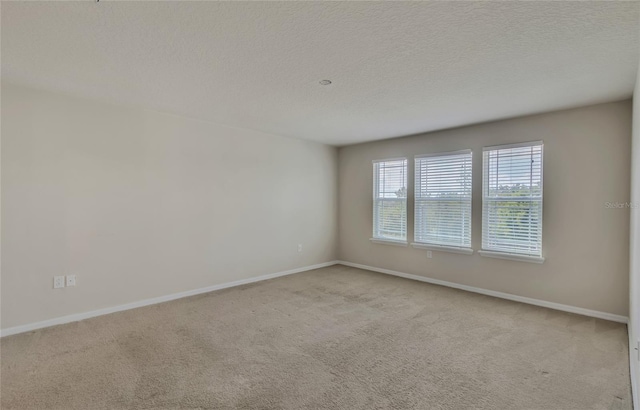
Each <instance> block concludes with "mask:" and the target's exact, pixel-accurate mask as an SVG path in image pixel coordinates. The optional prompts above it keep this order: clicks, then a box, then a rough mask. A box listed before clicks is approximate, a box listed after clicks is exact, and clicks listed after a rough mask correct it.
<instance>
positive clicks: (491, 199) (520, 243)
mask: <svg viewBox="0 0 640 410" xmlns="http://www.w3.org/2000/svg"><path fill="white" fill-rule="evenodd" d="M542 148H543V145H542V142H541V141H537V142H532V143H525V144H514V145H505V146H500V147H488V148H485V149H484V153H483V154H484V158H483V160H484V161H483V166H484V172H483V184H482V185H483V186H482V249H484V250H488V251H496V252H506V253H515V254H521V255H529V256H537V257H541V256H542Z"/></svg>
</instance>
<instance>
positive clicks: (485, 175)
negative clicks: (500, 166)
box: [478, 140, 545, 263]
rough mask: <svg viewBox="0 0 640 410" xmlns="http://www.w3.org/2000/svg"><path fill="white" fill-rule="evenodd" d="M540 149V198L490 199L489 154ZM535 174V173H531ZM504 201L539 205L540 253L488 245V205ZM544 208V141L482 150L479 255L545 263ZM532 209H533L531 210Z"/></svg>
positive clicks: (504, 145)
mask: <svg viewBox="0 0 640 410" xmlns="http://www.w3.org/2000/svg"><path fill="white" fill-rule="evenodd" d="M538 146H539V147H540V196H539V197H538V196H527V197H522V198H519V199H517V200H513V198H509V197H502V198H500V197H490V196H489V195H487V194H488V188H489V178H490V172H489V164H488V163H487V161H488V160H489V157H488V153H489V152H491V151H498V150H507V149H514V148H526V147H538ZM531 172H533V171H531ZM532 178H533V174H532V175H530V179H532ZM500 200H502V201H507V200H508V201H510V202H522V203H529V204H533V203H539V205H537V207H538V209H537V210H538V212H539V227H538V229H539V234H538V236H539V242H538V243H539V252H537V253H527V252H518V251H516V250H512V251H507V250H503V249H500V248H499V247H492V246H490V245H488V243H487V240H488V239H489V238H488V235H489V231H488V229H489V220H488V209H487V206H488V203H490V202H499V201H500ZM543 208H544V143H543V141H542V140H539V141H528V142H522V143H515V144H503V145H494V146H488V147H484V148H483V149H482V248H481V250H480V251H478V253H479V254H480V255H482V256H486V257H491V258H500V259H508V260H515V261H523V262H534V263H543V262H544V259H545V258H544V256H543V230H542V228H543V224H544V218H543ZM530 209H532V208H530Z"/></svg>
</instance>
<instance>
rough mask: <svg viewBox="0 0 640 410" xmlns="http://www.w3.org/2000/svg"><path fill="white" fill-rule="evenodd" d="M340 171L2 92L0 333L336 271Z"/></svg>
mask: <svg viewBox="0 0 640 410" xmlns="http://www.w3.org/2000/svg"><path fill="white" fill-rule="evenodd" d="M336 160H337V153H336V149H335V148H332V147H328V146H324V145H320V144H316V143H311V142H305V141H300V140H295V139H288V138H282V137H278V136H272V135H267V134H262V133H259V132H253V131H248V130H241V129H235V128H227V127H222V126H217V125H214V124H210V123H205V122H200V121H195V120H189V119H185V118H181V117H176V116H171V115H165V114H160V113H156V112H151V111H144V110H140V109H133V108H124V107H116V106H112V105H107V104H101V103H97V102H92V101H88V100H80V99H75V98H69V97H64V96H61V95H58V94H53V93H48V92H41V91H36V90H32V89H27V88H22V87H18V86H10V85H4V84H3V87H2V199H3V201H2V202H3V203H2V249H1V250H2V278H1V282H2V286H1V289H2V295H1V296H2V328H9V327H13V326H17V325H22V324H28V323H31V322H35V321H41V320H45V319H50V318H55V317H59V316H63V315H68V314H72V313H80V312H85V311H89V310H93V309H99V308H104V307H111V306H115V305H119V304H124V303H127V302H133V301H139V300H142V299H145V298H151V297H156V296H162V295H167V294H171V293H176V292H180V291H185V290H191V289H197V288H201V287H205V286H209V285H215V284H220V283H225V282H230V281H235V280H239V279H244V278H250V277H252V276H258V275H263V274H268V273H274V272H279V271H283V270H288V269H292V268H296V267H303V266H307V265H312V264H317V263H321V262H326V261H331V260H333V259H335V256H336V253H335V243H336V233H337V221H336V214H337V212H336V207H337V199H336V190H337V187H336V172H337V171H336V170H337V165H336ZM298 243H301V244H303V251H302V252H300V253H298V250H297V244H298ZM65 274H75V275H77V281H78V285H77V287H75V288H65V289H56V290H54V289H52V280H53V276H54V275H65Z"/></svg>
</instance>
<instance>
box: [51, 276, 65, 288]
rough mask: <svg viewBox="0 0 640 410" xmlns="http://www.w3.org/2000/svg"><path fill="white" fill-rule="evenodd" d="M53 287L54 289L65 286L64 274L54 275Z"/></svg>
mask: <svg viewBox="0 0 640 410" xmlns="http://www.w3.org/2000/svg"><path fill="white" fill-rule="evenodd" d="M53 288H54V289H60V288H64V276H54V277H53Z"/></svg>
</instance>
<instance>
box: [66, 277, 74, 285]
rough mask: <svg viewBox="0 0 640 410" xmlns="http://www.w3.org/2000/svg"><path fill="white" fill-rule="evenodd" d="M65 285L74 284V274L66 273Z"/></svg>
mask: <svg viewBox="0 0 640 410" xmlns="http://www.w3.org/2000/svg"><path fill="white" fill-rule="evenodd" d="M67 286H76V275H67Z"/></svg>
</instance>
